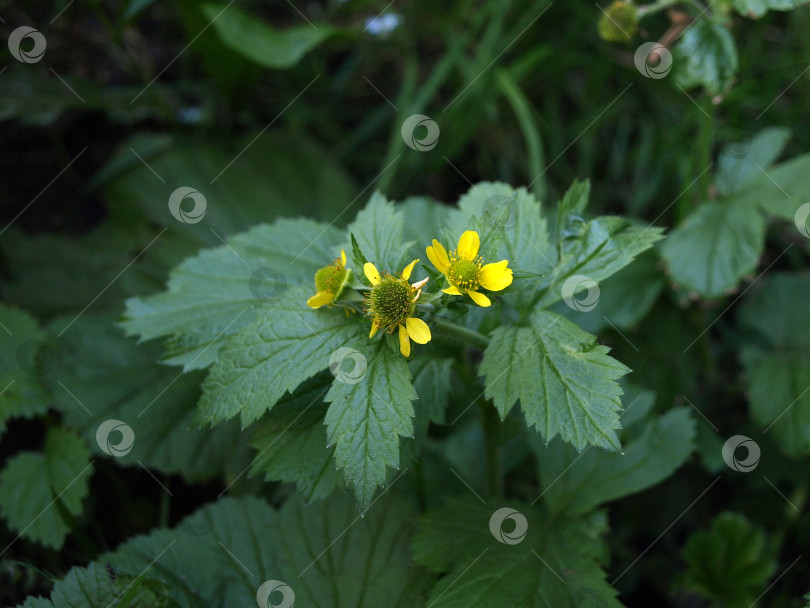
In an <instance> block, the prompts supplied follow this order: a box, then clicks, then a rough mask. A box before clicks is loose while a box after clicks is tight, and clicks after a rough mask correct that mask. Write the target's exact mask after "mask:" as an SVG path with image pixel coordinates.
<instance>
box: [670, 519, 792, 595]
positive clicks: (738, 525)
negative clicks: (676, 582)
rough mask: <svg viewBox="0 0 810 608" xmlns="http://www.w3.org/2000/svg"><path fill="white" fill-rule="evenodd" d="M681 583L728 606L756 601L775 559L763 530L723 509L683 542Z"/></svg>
mask: <svg viewBox="0 0 810 608" xmlns="http://www.w3.org/2000/svg"><path fill="white" fill-rule="evenodd" d="M683 556H684V558H685V559H686V563H687V564H688V567H687V570H686V572H684V573H683V574H682V575H681V576H680V577H679V578H680V586H682V587H684V588H686V589H689V590H691V591H697V592H698V593H700V594H701V595H703V596H704V597H706V598H709V599H712V600H716V601H718V602H719V604H720V605H722V606H725V607H728V608H748V607H749V606H751V605H752V604H756V603H757V601H758V600H759V598H760V597H761V595H759V594H760V593H761V592H763V591H764V589H763V588H764V587H765V583H767V582H768V579H769V578H771V576H773V574H774V571H775V570H776V562H775V560H774V558H773V555H772V553H771V550H770V549H769V548H768V546H767V544H766V539H765V534H764V533H763V532H762V530H760V529H759V528H757V527H755V526H753V525H752V524H751V523H750V522H749V521H748V520H747V519H746V518H745V517H744V516H742V515H740V514H738V513H731V512H724V513H721V514H720V515H718V516H717V517H715V518H714V520H712V525H711V527H710V528H709V529H708V530H703V531H700V532H695V533H694V534H692V536H690V537H689V540H688V541H687V542H686V547H685V548H684V550H683Z"/></svg>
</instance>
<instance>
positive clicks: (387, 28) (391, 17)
mask: <svg viewBox="0 0 810 608" xmlns="http://www.w3.org/2000/svg"><path fill="white" fill-rule="evenodd" d="M401 24H402V15H399V14H397V13H385V14H384V15H380V16H379V17H369V18H368V19H366V27H365V31H367V32H368V33H369V34H371V35H372V36H386V35H387V34H390V33H391V32H393V31H394V30H395V29H397V28H398V27H399V26H400V25H401Z"/></svg>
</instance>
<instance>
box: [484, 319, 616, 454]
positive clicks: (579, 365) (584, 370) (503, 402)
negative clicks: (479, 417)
mask: <svg viewBox="0 0 810 608" xmlns="http://www.w3.org/2000/svg"><path fill="white" fill-rule="evenodd" d="M609 350H610V349H608V348H607V347H605V346H600V345H598V344H596V337H595V336H592V335H591V334H588V333H586V332H584V331H583V330H582V329H580V328H579V326H577V325H576V324H575V323H573V322H571V321H569V320H568V319H566V318H564V317H561V316H560V315H558V314H556V313H553V312H549V311H543V310H538V311H535V312H534V314H532V316H531V319H530V326H529V327H509V326H502V327H499V328H498V329H496V330H495V332H494V333H493V335H492V340H491V342H490V344H489V346H488V347H487V349H486V351H485V352H484V360H483V362H482V363H481V368H480V374H481V375H485V376H486V396H487V398H490V399H492V400H493V401H494V403H495V407H497V408H498V412H499V413H500V415H501V418H504V417H506V415H507V414H508V413H509V410H511V409H512V406H513V405H514V404H515V402H516V401H517V400H518V399H520V403H521V409H522V410H523V413H524V414H525V416H526V422H527V423H528V424H529V425H530V426H534V427H536V428H537V430H538V431H539V432H540V434H541V436H542V437H543V440H544V441H550V440H551V439H553V438H554V437H555V436H556V435H557V434H559V435H560V437H561V438H562V440H563V441H566V442H568V443H571V444H572V445H573V446H574V447H575V448H577V449H578V450H581V449H583V448H584V447H585V446H587V445H588V444H593V445H596V446H599V447H602V448H605V449H608V450H613V451H619V450H620V449H621V446H620V444H619V439H618V437H617V434H616V430H617V429H619V428H620V424H619V414H618V412H619V411H620V410H621V400H620V398H619V397H620V395H621V394H622V390H621V388H620V387H619V385H618V383H617V382H616V381H617V380H618V379H619V378H620V377H621V376H623V375H624V374H626V373H627V372H629V371H630V370H629V369H628V368H627V367H625V366H624V365H622V364H621V363H619V362H618V361H616V360H615V359H613V358H612V357H610V356H609V355H608V354H607V353H608V351H609Z"/></svg>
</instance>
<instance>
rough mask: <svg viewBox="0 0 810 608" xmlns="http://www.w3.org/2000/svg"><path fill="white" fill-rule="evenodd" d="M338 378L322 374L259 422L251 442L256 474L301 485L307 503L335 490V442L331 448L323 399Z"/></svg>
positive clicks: (269, 479)
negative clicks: (325, 421)
mask: <svg viewBox="0 0 810 608" xmlns="http://www.w3.org/2000/svg"><path fill="white" fill-rule="evenodd" d="M333 379H334V377H333V376H332V375H331V374H329V373H322V374H319V375H318V376H316V377H315V378H313V379H312V380H310V381H307V382H305V383H304V384H303V385H301V386H300V387H299V388H298V390H296V391H295V393H294V394H292V395H290V396H289V397H287V398H284V399H282V400H281V401H280V402H279V403H277V404H276V406H275V407H274V408H273V409H272V410H271V411H270V413H269V414H268V415H266V416H265V417H264V418H262V420H261V421H260V422H259V423H258V425H257V426H256V430H255V432H254V434H253V439H252V440H251V445H252V446H253V447H254V448H255V449H256V450H257V452H258V453H257V454H256V457H255V459H254V461H253V468H252V473H253V474H254V475H256V474H264V476H265V478H266V479H267V480H268V481H286V482H289V483H295V484H297V489H298V492H299V494H300V495H301V496H302V497H303V498H304V500H306V501H307V502H310V501H313V500H318V499H321V498H325V497H326V496H328V495H329V493H330V492H332V490H333V489H334V488H335V485H336V484H337V475H336V473H335V462H334V460H333V458H332V456H333V453H334V451H335V449H334V446H333V447H331V448H327V447H326V443H327V441H326V426H325V425H324V423H323V418H324V416H325V415H326V409H327V404H326V403H325V402H324V400H323V398H324V397H325V396H326V391H327V390H329V385H330V384H331V382H332V380H333Z"/></svg>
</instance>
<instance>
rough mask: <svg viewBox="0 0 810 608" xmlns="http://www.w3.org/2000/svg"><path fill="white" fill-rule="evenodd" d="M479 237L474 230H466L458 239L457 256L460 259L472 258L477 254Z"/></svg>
mask: <svg viewBox="0 0 810 608" xmlns="http://www.w3.org/2000/svg"><path fill="white" fill-rule="evenodd" d="M480 246H481V239H480V238H479V237H478V233H477V232H476V231H475V230H468V231H467V232H465V233H464V234H462V235H461V238H460V239H459V240H458V257H459V259H461V260H474V259H475V256H477V255H478V248H479V247H480Z"/></svg>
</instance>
